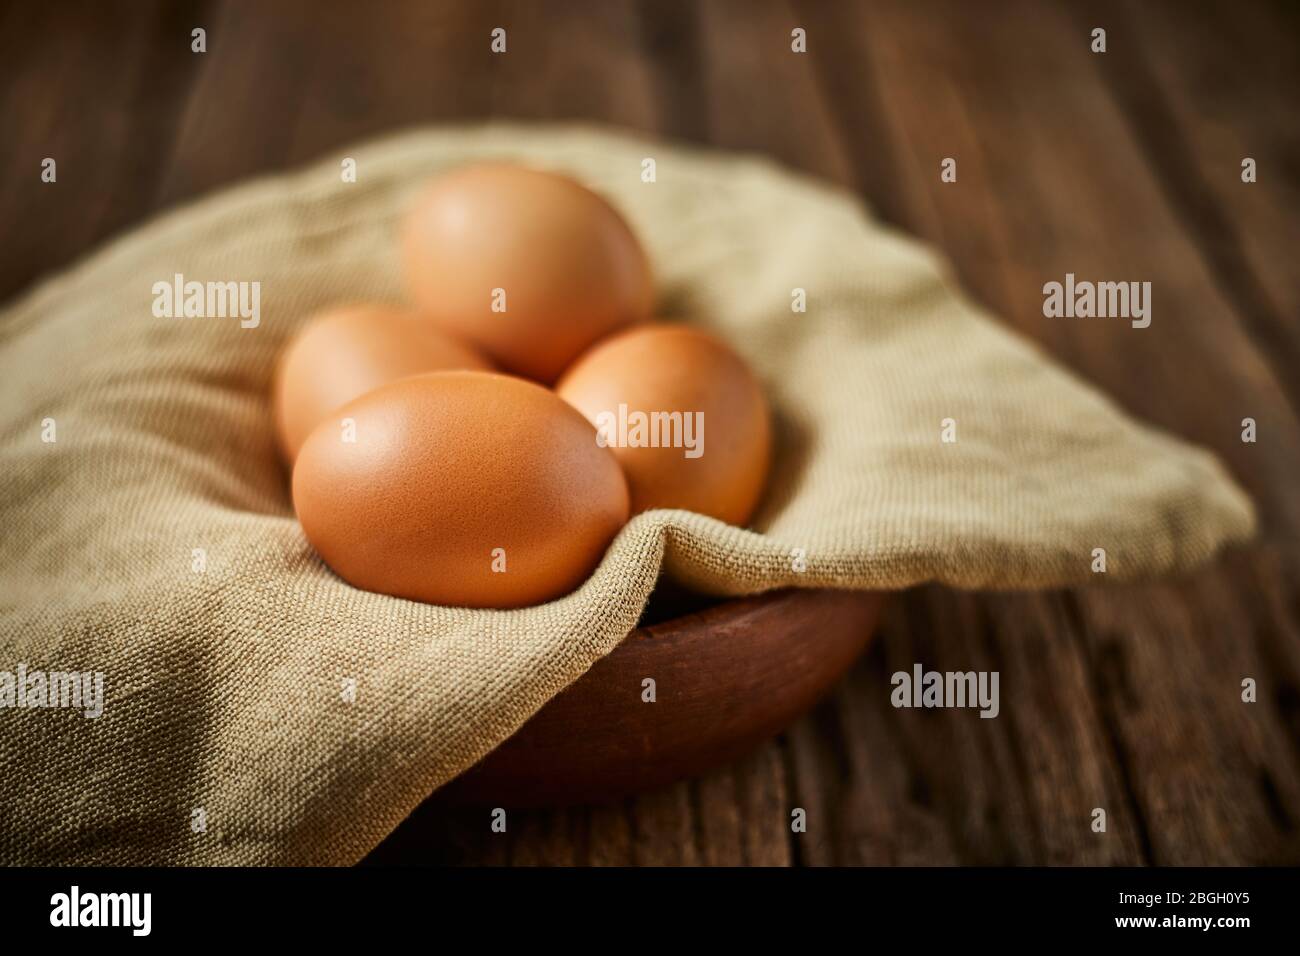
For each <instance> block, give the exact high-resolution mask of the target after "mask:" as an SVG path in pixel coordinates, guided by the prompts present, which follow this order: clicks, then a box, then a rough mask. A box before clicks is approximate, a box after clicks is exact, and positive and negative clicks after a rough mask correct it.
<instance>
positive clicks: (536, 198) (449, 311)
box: [402, 163, 654, 384]
mask: <svg viewBox="0 0 1300 956" xmlns="http://www.w3.org/2000/svg"><path fill="white" fill-rule="evenodd" d="M402 259H403V263H402V264H403V269H404V272H405V275H406V283H407V287H408V288H409V290H410V292H411V296H412V298H413V299H414V301H415V302H416V303H417V304H419V305H420V307H421V308H422V309H423V310H424V311H426V312H427V313H428V314H429V316H430V317H431V318H432V319H433V321H434V322H435V323H436V324H437V325H438V326H439V327H440V328H442V329H443V330H444V331H447V332H450V333H452V334H454V335H457V336H459V337H461V338H464V339H465V340H466V341H468V342H472V343H474V344H475V345H477V346H479V348H481V349H482V350H483V351H484V352H485V353H486V354H487V355H488V356H489V357H490V358H492V359H493V360H494V361H495V362H496V363H497V364H498V365H500V367H501V368H503V369H505V370H506V371H509V372H514V373H516V374H518V375H523V376H526V377H528V378H531V379H535V380H536V381H539V382H543V383H546V384H550V383H552V382H554V381H555V379H556V378H558V377H559V375H560V373H561V372H563V371H564V369H565V368H566V367H567V366H568V365H569V364H570V363H571V362H572V361H573V360H574V359H575V358H577V357H578V355H579V354H581V352H582V351H583V350H584V349H586V348H587V347H588V346H590V345H591V344H592V343H593V342H595V341H596V340H597V339H599V338H601V337H602V336H604V335H607V334H608V333H610V332H612V331H614V330H616V329H618V328H621V327H622V326H625V325H627V324H629V323H632V322H637V321H640V320H642V319H646V318H648V317H649V315H650V310H651V307H652V305H653V297H654V292H653V287H652V283H651V279H650V268H649V263H648V262H647V260H646V256H645V253H644V251H643V250H642V249H641V245H640V243H638V242H637V239H636V236H634V235H633V234H632V230H631V229H630V228H629V227H628V225H627V223H626V222H625V221H624V220H623V217H622V216H620V215H619V214H618V213H617V212H616V211H615V210H614V208H613V207H612V206H610V204H609V203H607V202H606V201H605V200H604V199H602V198H601V197H600V196H598V195H596V194H595V193H594V192H592V191H591V190H589V189H587V188H586V187H585V186H582V185H581V184H579V183H577V182H575V181H574V180H572V179H569V178H567V177H565V176H560V175H556V174H553V173H547V172H542V171H540V170H535V169H528V168H525V167H522V166H512V165H508V164H505V163H492V164H487V165H479V166H469V167H465V168H462V169H458V170H454V171H452V172H450V173H447V174H446V175H444V176H441V177H439V178H438V179H436V180H434V182H433V183H432V184H431V185H430V186H429V188H428V189H427V190H426V191H425V193H424V194H423V195H422V196H421V197H420V198H419V200H418V201H417V202H416V204H415V206H414V207H413V208H412V210H411V212H410V214H409V215H408V217H407V219H406V221H405V223H404V226H403V231H402Z"/></svg>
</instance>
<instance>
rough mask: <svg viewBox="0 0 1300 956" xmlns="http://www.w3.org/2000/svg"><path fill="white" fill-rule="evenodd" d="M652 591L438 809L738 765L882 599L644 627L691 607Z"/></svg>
mask: <svg viewBox="0 0 1300 956" xmlns="http://www.w3.org/2000/svg"><path fill="white" fill-rule="evenodd" d="M663 590H664V589H663V588H662V587H661V589H660V590H659V591H657V592H656V598H655V599H654V600H653V601H652V606H651V608H650V609H649V612H648V616H647V617H645V618H643V621H642V624H641V626H639V627H637V629H636V630H634V631H632V633H630V634H629V635H628V636H627V637H626V638H625V639H624V641H623V643H621V644H620V645H619V646H618V647H616V648H615V649H614V650H613V652H611V653H610V654H609V655H608V656H607V657H605V658H602V659H601V660H600V661H597V662H596V664H595V665H594V666H593V667H592V668H591V670H589V671H588V672H587V673H586V674H584V675H583V676H582V677H581V678H580V679H579V680H578V681H577V682H576V683H574V684H573V685H572V686H571V687H569V688H568V689H567V690H565V691H563V692H562V693H561V694H559V695H558V696H556V697H555V698H553V699H552V700H551V701H550V702H549V703H547V704H546V706H545V707H543V708H542V709H541V710H540V711H538V712H537V713H536V714H535V715H533V717H532V719H531V720H529V721H528V722H527V723H526V724H524V726H523V727H521V728H520V729H519V730H518V731H517V732H516V733H515V735H514V736H513V737H511V738H510V739H509V740H507V741H506V742H505V743H503V744H502V745H501V746H500V747H498V748H497V749H496V750H494V751H493V752H492V753H490V754H488V756H487V757H485V758H484V759H483V760H482V761H480V762H479V763H478V764H477V765H475V766H474V767H473V768H471V769H470V770H468V771H467V772H466V773H465V774H463V775H462V776H461V777H459V778H458V779H456V780H454V781H452V782H451V783H450V784H448V785H447V786H446V787H444V788H443V789H442V790H441V791H440V792H439V794H438V797H439V799H440V800H445V801H447V802H449V803H452V804H461V805H465V804H482V803H490V804H491V805H493V806H505V807H530V806H532V807H535V806H559V805H572V804H591V803H602V802H607V801H610V800H613V799H617V798H618V797H621V796H624V795H626V794H629V793H633V792H636V791H639V790H645V789H648V788H652V787H658V786H663V785H665V784H668V783H671V782H673V781H675V780H679V779H681V778H684V777H690V776H695V775H697V774H699V773H702V772H703V771H705V770H707V769H709V768H710V767H713V766H716V765H718V764H722V763H726V762H728V761H730V760H733V759H735V758H737V757H739V756H742V755H743V754H744V753H745V752H747V751H748V750H750V749H752V748H753V747H755V746H756V745H758V744H759V743H761V742H762V741H764V740H766V739H767V738H769V737H771V736H773V735H774V734H776V733H778V732H779V731H781V730H782V729H783V728H784V727H786V726H787V725H788V724H789V723H790V722H791V721H793V720H794V719H795V718H796V717H798V716H799V715H800V714H802V713H804V712H805V711H807V710H809V709H810V708H811V707H812V706H813V704H815V703H816V702H817V700H818V698H820V697H821V696H822V694H824V693H825V692H826V691H827V690H828V689H829V688H830V687H831V686H832V685H833V684H834V683H835V682H836V680H837V679H838V678H839V677H840V676H841V675H842V674H843V673H844V671H845V670H847V669H848V667H849V666H850V665H851V664H852V663H853V661H854V660H855V659H856V658H857V656H858V655H859V654H860V653H861V652H862V650H863V648H864V647H866V645H867V642H868V641H869V640H870V638H871V636H872V634H873V633H874V631H875V628H876V623H877V620H878V618H879V614H880V608H881V604H882V603H883V600H884V595H883V594H878V593H865V592H852V591H778V592H774V593H771V594H765V595H761V596H758V597H753V598H744V599H739V600H732V601H726V602H724V603H721V604H715V605H713V606H709V607H705V608H703V609H702V610H694V611H692V612H691V613H686V614H683V615H681V616H669V617H668V619H666V620H660V621H659V622H658V623H653V621H655V620H656V618H658V617H663V616H665V615H671V614H672V612H673V610H674V609H676V608H679V607H680V606H681V605H682V603H683V600H685V601H687V602H689V600H690V599H689V598H683V596H682V595H680V594H672V593H671V592H670V593H669V594H668V595H667V596H665V595H664V594H662V593H661V592H662V591H663ZM695 603H696V604H697V605H698V604H699V603H700V599H698V598H697V599H695ZM647 677H650V678H653V679H654V681H655V685H656V686H655V692H656V701H655V702H654V703H646V702H645V701H643V700H642V681H643V680H644V679H645V678H647Z"/></svg>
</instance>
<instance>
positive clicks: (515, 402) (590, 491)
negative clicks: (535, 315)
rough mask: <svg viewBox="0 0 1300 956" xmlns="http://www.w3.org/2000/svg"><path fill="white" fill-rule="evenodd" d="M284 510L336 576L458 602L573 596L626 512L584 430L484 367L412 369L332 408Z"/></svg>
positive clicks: (572, 417) (513, 602)
mask: <svg viewBox="0 0 1300 956" xmlns="http://www.w3.org/2000/svg"><path fill="white" fill-rule="evenodd" d="M345 420H350V422H349V421H345ZM349 424H350V426H351V428H352V429H353V436H352V437H354V438H355V441H354V442H348V441H346V440H345V438H346V437H348V436H347V432H346V431H345V428H346V427H347V426H348V425H349ZM293 503H294V508H295V509H296V510H297V512H298V520H299V522H301V524H302V528H303V531H304V532H306V535H307V539H308V540H309V541H310V542H311V543H312V545H313V546H314V547H315V548H316V550H317V552H319V554H320V556H321V557H322V558H323V559H324V560H325V563H326V564H328V565H329V566H330V567H331V568H333V569H334V570H335V571H336V572H337V573H338V574H339V575H340V576H341V577H342V578H344V579H345V580H347V581H348V582H350V583H352V584H354V585H356V586H357V587H359V588H364V589H365V590H367V591H378V592H380V593H383V594H391V595H395V596H397V597H404V598H411V599H413V600H417V601H426V602H429V603H432V604H446V605H456V606H463V607H496V608H508V607H521V606H525V605H531V604H539V603H541V602H544V601H549V600H551V599H553V598H558V597H560V596H561V595H564V594H566V593H568V592H569V591H572V590H573V589H574V588H576V587H577V586H578V585H579V584H581V583H582V582H583V580H585V579H586V578H587V576H588V575H590V574H591V572H592V570H594V568H595V567H596V565H597V564H598V563H599V561H600V559H601V556H602V555H603V554H604V553H605V549H606V547H607V546H608V545H609V543H610V541H611V540H612V539H613V537H614V535H615V534H617V533H618V530H619V529H620V528H621V527H622V526H623V524H624V523H625V522H626V521H627V517H628V496H627V485H626V483H625V482H624V479H623V475H622V472H621V471H620V470H619V467H618V463H617V462H616V461H615V460H614V457H613V455H612V454H610V452H609V450H608V449H605V448H601V447H600V446H599V445H597V444H596V439H595V432H594V430H593V429H592V427H591V425H590V423H588V422H587V421H586V420H585V419H584V418H583V417H582V416H581V415H580V414H578V412H576V411H575V410H574V409H573V408H572V407H571V406H569V405H567V404H565V403H564V402H563V401H561V400H560V399H559V398H558V397H556V395H555V394H554V393H553V392H551V391H549V390H547V389H545V388H542V387H541V386H539V385H535V384H533V383H531V382H527V381H524V380H523V379H518V378H513V377H510V376H506V375H496V374H492V373H487V372H435V373H432V374H429V375H418V376H415V377H412V378H407V379H402V380H401V381H398V382H393V383H391V384H388V385H383V386H381V387H379V388H378V389H376V390H375V391H372V392H370V393H368V394H366V395H364V396H362V397H361V398H359V399H357V400H356V401H353V402H350V403H349V404H347V405H345V406H344V407H343V408H341V409H339V410H338V411H337V412H336V414H335V415H334V416H331V418H330V420H328V421H325V422H322V423H321V425H320V426H319V427H318V428H317V429H316V430H315V431H313V432H312V433H311V435H310V436H309V437H308V438H307V441H306V443H305V444H304V445H303V447H302V450H301V451H300V452H299V454H298V461H297V464H296V465H295V466H294V470H293ZM502 568H503V569H504V570H500V569H502Z"/></svg>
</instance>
